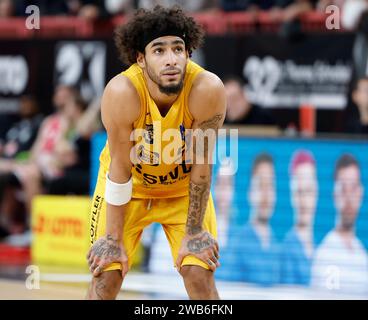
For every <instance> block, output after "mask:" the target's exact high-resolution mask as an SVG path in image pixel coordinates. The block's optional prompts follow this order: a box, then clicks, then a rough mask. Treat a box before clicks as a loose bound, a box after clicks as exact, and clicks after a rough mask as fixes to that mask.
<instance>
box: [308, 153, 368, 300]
mask: <svg viewBox="0 0 368 320" xmlns="http://www.w3.org/2000/svg"><path fill="white" fill-rule="evenodd" d="M334 180H335V185H334V202H335V207H336V211H337V216H336V224H335V228H334V229H333V230H332V231H330V232H329V233H328V234H327V236H326V237H325V238H324V239H323V241H322V243H321V244H320V246H319V247H318V248H317V251H316V254H315V257H314V261H313V266H312V285H313V286H314V287H316V288H319V289H325V290H335V291H337V292H339V293H345V294H364V295H368V271H367V270H368V256H367V252H366V250H365V248H364V246H363V244H362V243H361V241H360V240H359V239H358V238H357V236H356V233H355V223H356V219H357V218H358V214H359V210H360V207H361V204H362V200H363V192H364V190H363V185H362V182H361V174H360V165H359V163H358V162H357V160H356V159H355V158H354V157H353V156H352V155H350V154H344V155H342V156H341V157H340V158H339V160H338V161H337V164H336V168H335V174H334Z"/></svg>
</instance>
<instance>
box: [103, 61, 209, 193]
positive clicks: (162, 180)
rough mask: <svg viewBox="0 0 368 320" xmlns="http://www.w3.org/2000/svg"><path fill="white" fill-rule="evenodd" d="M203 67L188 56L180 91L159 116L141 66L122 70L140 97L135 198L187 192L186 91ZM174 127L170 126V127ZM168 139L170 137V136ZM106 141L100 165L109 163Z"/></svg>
mask: <svg viewBox="0 0 368 320" xmlns="http://www.w3.org/2000/svg"><path fill="white" fill-rule="evenodd" d="M203 70H204V69H203V68H202V67H200V66H199V65H197V64H196V63H194V62H193V61H191V60H189V62H188V64H187V68H186V74H185V77H184V85H183V89H182V90H181V93H180V94H179V96H178V98H177V99H176V101H175V102H174V104H173V105H172V106H171V107H170V109H169V111H168V112H167V114H166V115H165V116H164V117H162V116H161V113H160V111H159V109H158V107H157V105H156V103H155V102H154V101H153V99H152V98H151V96H150V94H149V91H148V89H147V86H146V82H145V79H144V76H143V70H142V69H141V68H140V67H139V66H138V65H137V64H133V65H132V66H131V67H130V68H129V69H127V70H126V71H124V72H123V73H122V74H123V75H125V76H126V77H128V78H129V79H130V81H131V82H132V83H133V85H134V86H135V88H136V90H137V92H138V94H139V97H140V101H141V113H140V116H139V118H138V119H137V120H136V121H135V122H134V125H133V127H134V129H138V130H135V132H136V133H137V137H138V136H140V137H141V138H136V139H138V140H137V141H136V142H135V143H134V147H135V151H134V153H135V154H136V158H137V159H138V163H136V164H134V165H133V167H132V176H133V197H134V198H171V197H179V196H185V195H188V185H189V178H190V171H191V164H189V163H185V156H184V154H185V131H186V129H190V128H191V127H192V123H193V117H192V115H191V114H190V112H189V108H188V95H189V93H190V89H191V87H192V84H193V81H194V79H195V78H196V76H197V75H198V74H199V73H200V72H201V71H203ZM170 129H173V130H170ZM169 139H170V140H169ZM110 160H111V159H110V154H109V149H108V144H107V143H106V145H105V148H104V149H103V150H102V152H101V156H100V162H101V165H102V166H104V167H105V168H106V170H108V168H109V166H110Z"/></svg>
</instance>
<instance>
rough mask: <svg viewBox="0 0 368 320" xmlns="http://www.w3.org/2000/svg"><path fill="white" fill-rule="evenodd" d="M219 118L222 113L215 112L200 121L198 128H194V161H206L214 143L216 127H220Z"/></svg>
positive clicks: (201, 162)
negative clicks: (209, 117) (210, 116)
mask: <svg viewBox="0 0 368 320" xmlns="http://www.w3.org/2000/svg"><path fill="white" fill-rule="evenodd" d="M221 119H222V115H221V114H217V115H215V116H214V117H212V118H211V119H208V120H206V121H203V122H201V123H200V124H199V125H198V128H197V129H195V130H194V135H193V147H194V150H195V152H194V162H195V163H200V164H203V163H208V159H209V155H210V154H211V152H212V150H213V148H214V146H215V144H216V137H217V129H218V128H219V127H220V122H221ZM206 160H207V161H206Z"/></svg>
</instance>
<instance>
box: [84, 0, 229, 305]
mask: <svg viewBox="0 0 368 320" xmlns="http://www.w3.org/2000/svg"><path fill="white" fill-rule="evenodd" d="M202 39H203V31H202V29H201V28H200V27H199V26H198V25H197V24H196V23H195V22H194V20H193V19H192V18H191V17H188V16H186V15H185V14H184V13H183V12H182V10H181V9H180V8H179V7H172V8H163V7H159V6H158V7H155V8H154V9H153V10H151V11H146V10H139V11H138V12H137V13H136V14H135V15H134V17H133V18H132V19H131V20H130V22H129V23H128V24H126V25H123V26H121V27H119V28H118V29H117V31H116V34H115V40H116V44H117V48H118V50H119V52H120V54H121V56H122V58H123V61H124V62H125V63H126V64H128V65H130V67H129V69H127V70H126V71H124V72H122V73H121V74H119V75H117V76H116V77H114V78H113V79H112V80H111V81H110V82H109V83H108V84H107V86H106V88H105V91H104V94H103V97H102V120H103V123H104V126H105V128H106V130H107V136H108V139H107V140H108V142H107V143H106V146H105V148H104V150H103V151H102V153H101V156H100V171H99V176H98V181H97V186H96V190H95V194H94V203H93V206H92V212H91V220H90V222H91V225H90V227H91V229H90V233H91V245H92V247H91V249H90V251H89V253H88V255H87V259H88V262H89V266H90V271H91V272H92V274H93V278H92V282H91V284H90V287H89V290H88V294H87V298H89V299H114V298H116V295H117V294H118V292H119V290H120V288H121V285H122V281H123V279H124V277H125V275H126V274H127V272H128V270H129V268H130V266H131V263H132V257H133V255H134V252H135V251H136V249H137V245H138V243H139V240H140V236H141V234H142V230H143V229H144V228H145V227H147V226H148V225H150V224H151V223H153V222H158V223H161V224H162V226H163V228H164V230H165V233H166V237H167V239H168V241H169V244H170V247H171V253H172V256H173V261H174V262H175V266H176V268H177V270H178V271H179V272H180V274H181V276H182V277H183V280H184V284H185V287H186V290H187V293H188V296H189V298H191V299H218V298H219V296H218V293H217V289H216V286H215V282H214V271H215V270H216V268H217V267H218V266H219V262H218V259H219V248H218V244H217V241H216V237H217V231H216V220H215V219H216V218H215V211H214V205H213V200H212V196H211V194H210V186H211V170H212V166H211V164H210V162H211V156H212V155H211V151H212V149H213V148H212V146H213V144H211V143H210V141H209V139H206V143H204V144H201V143H199V140H200V139H199V138H198V137H199V135H197V136H196V135H195V134H193V137H194V138H193V148H192V149H193V152H192V160H193V161H192V162H191V163H188V161H186V160H188V159H184V158H186V156H185V154H186V152H185V150H184V149H185V148H186V147H185V146H186V145H187V144H186V143H185V140H186V139H185V136H186V135H187V132H190V129H191V130H193V131H192V132H194V130H195V129H198V130H197V131H198V132H203V131H204V130H207V129H213V131H214V130H216V131H217V129H218V128H220V127H221V126H222V123H223V120H224V116H225V104H226V102H225V94H224V87H223V84H222V82H221V80H220V79H219V78H218V77H217V76H216V75H214V74H212V73H210V72H208V71H206V70H204V69H202V68H201V67H200V66H198V65H197V64H195V63H194V62H192V61H191V60H190V55H191V52H192V50H193V49H195V48H197V47H198V46H199V45H200V44H201V42H202ZM135 129H140V130H141V131H142V130H144V133H143V135H142V137H141V139H138V140H137V141H136V142H135V143H134V141H131V140H135V139H131V134H132V133H133V130H135ZM168 129H171V130H176V132H178V133H179V138H180V139H179V140H180V141H179V144H178V146H177V147H178V148H177V151H178V152H177V154H179V155H180V157H182V155H183V154H184V157H182V158H183V159H182V161H179V162H178V161H175V162H170V161H169V162H168V161H165V159H164V156H165V154H164V153H165V152H164V149H165V147H169V144H172V143H174V142H173V141H172V140H173V139H169V140H170V141H167V140H168V139H165V137H164V136H163V137H162V138H161V133H163V134H164V135H165V131H167V130H168ZM201 130H202V131H201ZM136 132H137V130H135V131H134V134H135V133H136ZM133 136H135V135H133ZM215 137H216V136H215ZM174 141H177V139H174ZM157 145H159V148H158V150H156V151H155V147H156V149H157ZM133 147H134V148H133ZM187 147H188V146H187ZM132 148H133V149H132ZM175 148H176V147H175ZM175 148H174V149H175ZM132 150H133V152H132ZM152 150H153V151H152ZM131 154H133V156H131ZM134 159H136V160H138V161H137V162H136V161H135V160H134ZM139 160H140V162H139ZM173 267H174V264H173Z"/></svg>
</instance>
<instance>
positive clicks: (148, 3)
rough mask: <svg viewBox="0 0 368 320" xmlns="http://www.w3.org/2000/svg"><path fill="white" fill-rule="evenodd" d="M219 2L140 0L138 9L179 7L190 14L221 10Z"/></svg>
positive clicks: (212, 0)
mask: <svg viewBox="0 0 368 320" xmlns="http://www.w3.org/2000/svg"><path fill="white" fill-rule="evenodd" d="M218 1H219V0H139V3H138V7H139V8H145V9H153V8H154V7H155V6H156V5H161V6H163V7H169V6H173V5H179V6H180V7H181V8H183V10H185V11H188V12H200V11H206V10H213V9H215V10H217V9H218V8H219V3H218Z"/></svg>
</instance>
